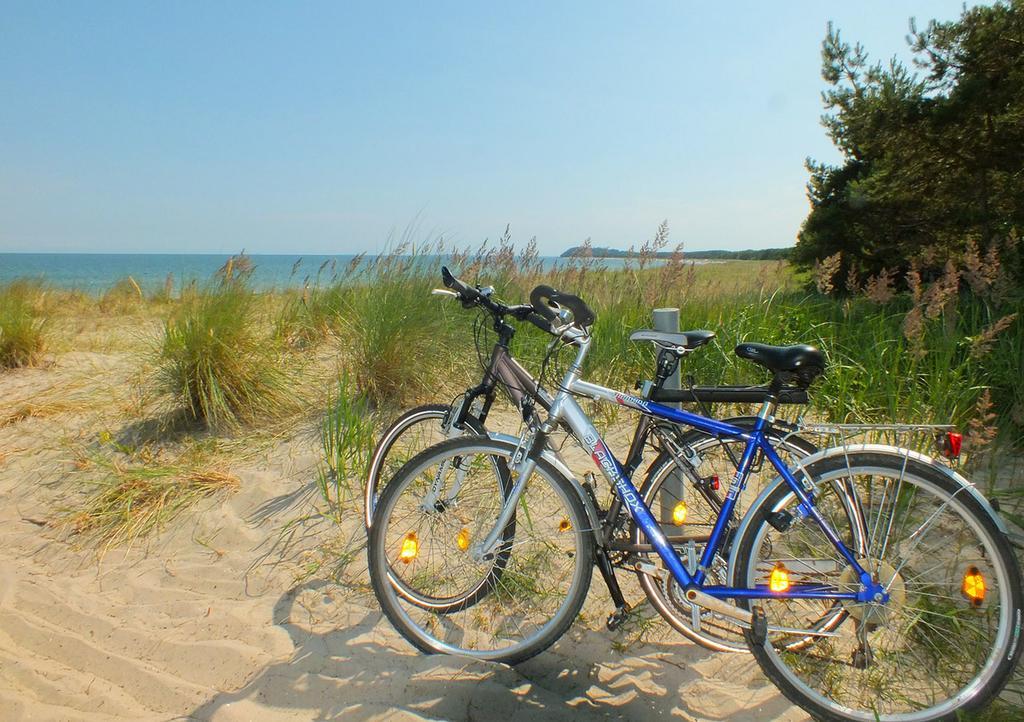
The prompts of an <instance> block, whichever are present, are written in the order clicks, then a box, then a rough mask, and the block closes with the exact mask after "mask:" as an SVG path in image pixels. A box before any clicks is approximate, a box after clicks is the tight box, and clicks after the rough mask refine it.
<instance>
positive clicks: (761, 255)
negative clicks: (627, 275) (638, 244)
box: [559, 246, 793, 261]
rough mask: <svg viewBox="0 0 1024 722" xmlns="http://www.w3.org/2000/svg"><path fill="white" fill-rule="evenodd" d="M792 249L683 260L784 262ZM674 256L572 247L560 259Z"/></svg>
mask: <svg viewBox="0 0 1024 722" xmlns="http://www.w3.org/2000/svg"><path fill="white" fill-rule="evenodd" d="M792 250H793V249H792V248H762V249H760V250H754V249H751V250H746V251H684V252H683V257H684V258H693V259H699V260H722V261H731V260H734V261H784V260H787V259H788V258H789V254H790V253H791V252H792ZM674 255H675V252H674V251H658V252H657V253H653V254H650V253H639V252H637V251H633V250H628V251H623V250H620V249H618V248H601V247H587V246H573V247H572V248H570V249H568V250H566V251H563V252H562V255H561V256H559V257H560V258H629V259H635V258H656V259H658V260H667V259H670V258H672V257H673V256H674Z"/></svg>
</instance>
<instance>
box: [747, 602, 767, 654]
mask: <svg viewBox="0 0 1024 722" xmlns="http://www.w3.org/2000/svg"><path fill="white" fill-rule="evenodd" d="M767 639H768V617H766V616H765V614H764V610H763V609H762V608H761V607H754V610H753V618H752V619H751V620H750V640H751V641H752V642H753V643H754V644H756V645H757V646H758V647H763V646H764V643H765V642H766V641H767Z"/></svg>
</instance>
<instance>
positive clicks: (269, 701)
mask: <svg viewBox="0 0 1024 722" xmlns="http://www.w3.org/2000/svg"><path fill="white" fill-rule="evenodd" d="M331 589H333V585H331V584H330V583H329V582H326V581H312V582H307V583H304V584H301V585H299V586H297V587H295V588H293V589H291V590H289V592H287V593H286V594H285V595H284V596H282V597H281V598H280V599H279V600H278V602H277V604H276V605H275V608H274V622H275V624H276V625H278V626H280V627H281V628H282V629H284V630H286V631H287V632H288V634H289V636H290V637H291V640H292V643H293V644H294V646H295V652H294V654H293V655H292V656H291V658H290V659H288V660H287V661H283V662H278V663H274V664H271V665H269V666H267V667H266V668H264V669H263V670H261V671H260V672H259V673H258V674H257V675H256V676H255V677H254V678H253V679H252V680H251V681H250V682H249V683H248V684H247V685H245V686H244V687H243V688H242V689H240V690H238V691H235V692H224V693H220V694H217V695H216V696H215V697H213V698H212V699H210V700H209V701H207V702H206V703H205V704H203V705H201V706H200V707H198V708H197V709H195V710H194V711H193V712H192V713H191V714H190V715H189V716H188V717H187V718H186V719H190V720H210V719H212V720H241V719H267V718H285V719H292V718H294V719H318V720H319V719H345V720H369V719H377V718H379V717H381V716H392V715H396V714H397V715H398V717H399V718H401V717H403V716H404V715H402V714H401V713H403V712H404V713H407V714H408V715H410V716H413V715H415V716H417V717H423V718H428V719H445V720H474V719H488V720H494V719H501V720H508V719H511V720H530V722H536V721H537V720H563V719H564V720H568V719H573V720H580V719H651V718H656V717H666V718H668V717H676V718H682V719H694V718H712V719H727V718H735V719H754V718H757V719H774V718H777V717H779V716H780V713H782V716H784V717H786V718H789V717H790V715H788V714H785V713H786V711H787V710H789V709H790V707H789V704H788V703H787V702H786V700H785V699H784V698H782V696H781V695H779V694H777V693H774V690H772V694H769V695H767V696H766V695H765V694H764V690H763V684H764V682H763V681H762V682H761V684H760V685H757V686H753V687H748V688H744V689H742V690H740V692H741V694H740V696H741V697H743V696H747V695H744V694H743V692H746V693H749V696H748V697H747V699H737V700H736V703H737V705H735V706H734V705H731V704H730V705H726V707H725V708H721V709H719V710H718V712H717V713H716V712H715V711H710V710H707V709H697V710H695V709H693V708H691V706H690V705H689V704H688V696H689V695H690V694H691V693H697V692H699V691H701V689H704V690H707V689H708V686H711V687H713V686H714V684H715V681H714V680H708V682H707V683H706V684H707V686H705V682H704V680H705V677H707V675H708V670H707V669H703V670H698V669H695V668H694V667H695V666H700V665H701V664H703V663H705V662H711V664H712V665H713V666H715V667H717V668H720V670H721V672H722V673H724V674H723V676H724V675H727V674H728V670H729V669H730V664H733V663H735V662H740V663H742V664H752V663H753V662H752V660H750V659H749V658H748V657H745V656H742V655H740V656H737V655H727V656H717V657H714V659H712V657H713V655H712V653H710V652H706V651H705V650H701V649H699V648H695V647H694V646H693V645H686V644H665V645H662V644H645V645H642V648H641V649H637V650H635V651H634V652H630V654H631V655H633V656H628V657H627V656H623V655H618V654H616V653H614V652H612V650H611V649H610V646H609V640H608V637H607V635H603V634H597V633H595V632H591V631H587V630H579V631H574V632H572V633H571V635H567V636H566V638H565V639H563V640H561V641H559V642H558V643H557V644H556V645H555V646H554V647H552V649H550V650H548V651H547V652H544V653H543V654H541V655H539V656H538V657H535V658H534V659H532V660H530V661H528V662H526V663H524V664H522V665H519V666H517V667H516V668H511V667H507V666H504V665H499V664H493V663H486V662H479V661H476V660H472V659H468V658H464V657H451V656H426V655H421V654H418V653H416V652H415V651H414V650H413V649H412V648H411V647H410V646H409V645H408V644H406V643H405V642H404V640H402V639H401V638H400V637H398V635H397V634H396V633H395V632H394V631H393V630H392V629H391V628H390V626H389V625H388V624H387V622H386V621H382V615H381V613H380V612H379V611H373V610H369V609H365V608H361V607H356V606H353V605H346V604H344V603H335V602H334V601H333V600H332V599H331V597H330V591H331ZM300 598H301V599H300ZM309 605H313V606H318V605H319V606H325V607H331V606H333V607H335V610H334V611H335V612H340V617H339V615H338V614H337V613H336V614H333V615H331V616H332V618H331V621H330V625H329V624H327V623H323V622H318V623H314V622H313V614H312V613H311V612H310V609H309ZM304 615H309V617H308V621H309V622H310V623H309V624H306V623H305V622H306V621H307V620H304V619H302V617H303V616H304ZM313 628H329V631H326V632H323V633H318V632H315V631H312V630H313ZM681 651H682V652H683V653H682V654H681ZM718 660H721V663H719V662H718ZM728 660H732V663H730V662H729V661H728ZM716 676H718V675H716ZM732 691H733V693H735V692H736V690H735V689H734V690H732ZM689 701H692V700H689ZM706 701H707V700H706ZM758 701H760V702H761V704H759V703H758ZM703 706H704V707H705V708H706V706H707V705H703ZM709 712H710V714H709Z"/></svg>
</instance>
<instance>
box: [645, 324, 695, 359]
mask: <svg viewBox="0 0 1024 722" xmlns="http://www.w3.org/2000/svg"><path fill="white" fill-rule="evenodd" d="M714 337H715V332H714V331H704V330H696V331H683V332H682V333H672V332H671V331H655V330H653V329H649V328H644V329H640V330H639V331H634V332H633V333H631V334H630V335H629V340H630V341H653V342H654V345H655V346H657V347H658V348H663V349H665V350H666V351H673V352H675V353H676V354H679V355H680V356H681V355H682V354H684V353H686V352H687V351H693V350H694V349H695V348H698V347H700V346H703V345H704V344H706V343H707V342H708V341H710V340H711V339H713V338H714Z"/></svg>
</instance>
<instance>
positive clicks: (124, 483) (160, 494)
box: [53, 452, 240, 556]
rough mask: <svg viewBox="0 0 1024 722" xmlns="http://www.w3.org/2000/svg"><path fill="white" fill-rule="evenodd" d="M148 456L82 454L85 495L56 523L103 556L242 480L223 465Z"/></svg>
mask: <svg viewBox="0 0 1024 722" xmlns="http://www.w3.org/2000/svg"><path fill="white" fill-rule="evenodd" d="M145 456H146V454H142V455H138V456H137V457H136V458H133V459H129V460H126V459H124V458H122V455H121V454H117V455H115V456H114V457H110V456H107V455H105V454H103V453H100V452H93V453H91V454H83V455H81V456H79V458H78V460H77V461H76V463H75V467H76V470H77V471H78V472H82V473H84V474H85V476H86V477H87V478H86V479H83V480H82V481H81V484H82V487H83V488H84V491H85V494H84V498H82V499H80V500H78V503H76V504H75V505H74V507H73V508H71V509H68V510H65V511H64V512H62V513H61V514H60V515H59V516H58V517H57V518H56V519H55V520H54V522H53V524H54V526H56V527H57V528H58V529H60V530H62V531H64V532H66V533H67V534H68V535H69V536H70V537H72V538H74V537H81V538H83V539H85V540H88V541H89V542H90V543H93V544H96V545H97V548H98V554H99V555H100V556H102V555H104V554H105V553H106V552H107V551H108V550H110V549H111V548H113V547H116V546H121V545H127V546H131V545H132V544H134V543H135V542H136V541H138V540H140V539H142V538H144V537H146V536H149V535H151V534H153V533H156V532H158V531H160V530H161V529H163V528H164V527H166V526H167V525H168V524H169V523H170V522H171V521H172V520H174V519H175V518H177V517H178V516H179V515H180V514H182V513H183V512H184V511H185V510H186V509H188V508H190V507H192V506H194V505H195V504H197V503H198V502H199V501H201V500H202V499H206V498H209V497H213V496H216V495H219V494H224V493H229V492H233V491H235V490H237V489H238V487H239V485H240V482H239V480H238V477H236V476H234V475H232V474H230V473H227V472H226V471H224V470H222V469H220V468H217V467H190V466H189V465H182V464H166V463H159V462H157V461H152V460H151V461H148V462H147V461H145V460H144V457H145ZM97 472H98V473H97Z"/></svg>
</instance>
